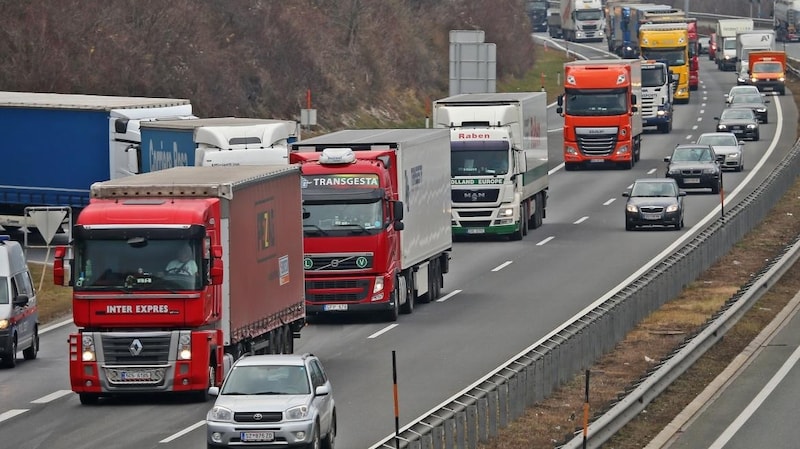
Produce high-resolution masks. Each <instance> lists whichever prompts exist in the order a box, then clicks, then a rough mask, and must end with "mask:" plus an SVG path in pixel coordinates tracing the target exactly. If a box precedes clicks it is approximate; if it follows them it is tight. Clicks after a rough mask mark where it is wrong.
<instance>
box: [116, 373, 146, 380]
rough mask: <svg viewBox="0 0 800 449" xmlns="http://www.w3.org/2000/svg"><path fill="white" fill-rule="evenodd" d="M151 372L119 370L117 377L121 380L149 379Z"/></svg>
mask: <svg viewBox="0 0 800 449" xmlns="http://www.w3.org/2000/svg"><path fill="white" fill-rule="evenodd" d="M152 374H153V373H151V372H150V371H120V373H119V377H120V378H121V379H122V380H150V379H151V378H152Z"/></svg>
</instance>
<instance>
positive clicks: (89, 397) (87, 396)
mask: <svg viewBox="0 0 800 449" xmlns="http://www.w3.org/2000/svg"><path fill="white" fill-rule="evenodd" d="M78 398H79V399H80V400H81V404H83V405H95V404H97V401H99V400H100V395H99V394H96V393H78Z"/></svg>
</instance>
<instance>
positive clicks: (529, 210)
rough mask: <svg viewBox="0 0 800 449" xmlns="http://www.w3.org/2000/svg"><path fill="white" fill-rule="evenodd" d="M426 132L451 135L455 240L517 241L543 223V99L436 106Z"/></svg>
mask: <svg viewBox="0 0 800 449" xmlns="http://www.w3.org/2000/svg"><path fill="white" fill-rule="evenodd" d="M433 126H434V127H436V128H450V130H451V134H450V140H451V152H452V155H451V158H452V165H453V167H452V169H453V176H452V180H451V183H452V199H453V233H454V234H456V235H469V234H493V235H509V236H510V237H511V238H512V239H513V240H519V239H521V238H522V237H523V236H524V235H525V234H526V233H527V231H528V229H529V228H531V229H535V228H538V227H539V226H540V225H541V224H542V220H543V219H544V217H545V215H546V214H545V210H546V207H547V192H548V187H549V178H548V169H549V167H548V156H547V94H546V93H544V92H514V93H479V94H461V95H455V96H452V97H448V98H443V99H441V100H436V101H435V102H434V103H433ZM498 163H499V164H502V165H500V166H498V165H496V164H498Z"/></svg>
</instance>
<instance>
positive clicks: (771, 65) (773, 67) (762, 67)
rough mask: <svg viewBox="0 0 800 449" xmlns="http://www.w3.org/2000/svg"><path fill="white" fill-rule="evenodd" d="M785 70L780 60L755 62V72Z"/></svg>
mask: <svg viewBox="0 0 800 449" xmlns="http://www.w3.org/2000/svg"><path fill="white" fill-rule="evenodd" d="M778 72H783V67H782V66H781V63H780V62H760V63H758V64H753V73H778Z"/></svg>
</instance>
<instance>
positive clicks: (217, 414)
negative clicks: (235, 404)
mask: <svg viewBox="0 0 800 449" xmlns="http://www.w3.org/2000/svg"><path fill="white" fill-rule="evenodd" d="M206 419H207V420H209V421H218V422H233V412H232V411H231V410H229V409H227V408H225V407H220V406H214V408H212V409H211V410H209V411H208V415H207V416H206Z"/></svg>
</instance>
